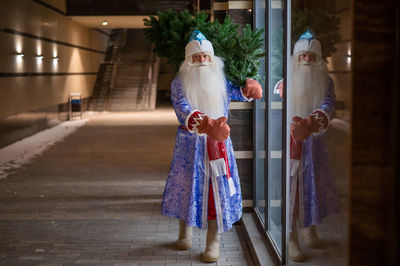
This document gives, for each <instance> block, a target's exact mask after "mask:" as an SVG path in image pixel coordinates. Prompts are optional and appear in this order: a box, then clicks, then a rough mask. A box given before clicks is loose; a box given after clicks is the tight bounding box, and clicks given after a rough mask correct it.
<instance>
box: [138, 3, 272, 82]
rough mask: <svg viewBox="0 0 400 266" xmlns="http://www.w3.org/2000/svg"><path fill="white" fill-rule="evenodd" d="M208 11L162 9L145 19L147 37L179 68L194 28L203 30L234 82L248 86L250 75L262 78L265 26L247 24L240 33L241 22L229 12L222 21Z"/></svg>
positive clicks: (227, 74)
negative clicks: (253, 26) (233, 20)
mask: <svg viewBox="0 0 400 266" xmlns="http://www.w3.org/2000/svg"><path fill="white" fill-rule="evenodd" d="M207 19H208V15H206V14H205V13H204V12H202V13H197V14H195V15H194V16H192V15H191V14H190V13H189V12H188V11H187V10H185V11H182V12H177V11H173V10H168V11H167V12H158V13H157V17H155V16H150V17H149V18H148V19H144V22H145V25H146V26H149V27H148V28H146V29H145V34H146V37H147V38H148V39H149V40H150V41H151V42H154V43H155V46H154V52H155V53H156V54H157V55H158V56H159V57H164V58H167V59H168V62H169V63H170V64H172V65H173V66H174V68H175V71H176V72H177V71H178V70H179V67H180V65H181V63H182V62H183V60H184V59H185V58H184V57H185V46H186V44H187V42H188V40H189V38H190V35H191V34H192V32H193V31H194V30H199V31H201V32H202V33H203V34H204V35H205V36H206V38H207V39H208V40H209V41H210V42H211V43H212V44H213V47H214V52H215V55H217V56H220V57H222V58H223V59H224V63H225V74H226V76H227V79H229V80H230V81H231V82H232V83H233V84H235V85H237V86H244V85H245V80H246V78H252V79H257V80H260V77H259V74H258V69H259V66H260V59H261V58H262V57H263V56H264V55H265V54H264V51H263V49H262V48H263V39H262V36H261V35H262V29H255V30H252V29H251V27H250V25H246V26H245V28H244V29H243V31H242V33H241V34H239V31H238V27H239V25H238V24H235V23H233V22H232V20H231V19H230V17H229V16H226V18H225V20H224V22H223V23H222V24H221V23H219V21H218V20H215V21H214V22H210V21H209V20H207Z"/></svg>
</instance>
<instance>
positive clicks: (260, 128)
mask: <svg viewBox="0 0 400 266" xmlns="http://www.w3.org/2000/svg"><path fill="white" fill-rule="evenodd" d="M265 6H266V3H265V0H257V1H255V7H256V8H255V11H256V12H255V25H256V27H257V28H260V29H265ZM263 36H264V37H265V31H264V34H263ZM259 74H260V77H261V85H262V87H263V89H264V92H263V98H262V99H259V100H257V101H255V103H254V118H255V119H254V121H255V125H254V126H255V128H254V129H255V130H254V144H255V145H254V149H255V169H254V174H255V180H254V181H255V182H254V183H255V186H254V200H255V209H256V213H257V214H258V217H259V218H260V219H261V221H262V223H265V193H264V192H265V183H264V180H265V99H266V98H267V97H266V95H265V94H266V93H267V90H266V82H265V76H266V73H265V58H264V59H263V60H261V64H260V69H259Z"/></svg>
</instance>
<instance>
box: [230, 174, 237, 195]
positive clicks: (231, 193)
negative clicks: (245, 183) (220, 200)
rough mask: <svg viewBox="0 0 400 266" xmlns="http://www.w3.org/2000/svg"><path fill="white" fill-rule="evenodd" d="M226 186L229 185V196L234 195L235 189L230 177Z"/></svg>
mask: <svg viewBox="0 0 400 266" xmlns="http://www.w3.org/2000/svg"><path fill="white" fill-rule="evenodd" d="M228 184H229V196H231V197H232V196H233V195H235V194H236V188H235V184H234V183H233V179H232V177H230V178H229V179H228Z"/></svg>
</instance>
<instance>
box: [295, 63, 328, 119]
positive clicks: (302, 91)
mask: <svg viewBox="0 0 400 266" xmlns="http://www.w3.org/2000/svg"><path fill="white" fill-rule="evenodd" d="M291 67H292V78H291V88H290V94H289V95H290V100H291V106H290V107H291V108H290V115H291V117H294V116H300V117H302V118H305V117H307V116H308V115H310V114H311V113H312V111H314V110H315V109H318V108H319V107H320V105H321V104H322V102H323V100H324V97H325V95H326V90H327V87H328V86H327V82H328V71H327V67H326V63H325V62H323V61H322V60H321V62H320V63H318V64H311V65H307V64H305V63H302V62H298V61H297V56H292V62H291Z"/></svg>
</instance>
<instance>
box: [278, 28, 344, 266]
mask: <svg viewBox="0 0 400 266" xmlns="http://www.w3.org/2000/svg"><path fill="white" fill-rule="evenodd" d="M281 87H282V86H279V85H278V86H276V88H277V89H278V90H279V88H281ZM289 91H290V94H289V97H290V103H291V104H290V108H289V117H290V118H291V123H292V124H291V127H290V135H291V138H290V211H289V213H290V234H289V258H290V259H291V260H293V261H304V260H305V259H306V257H305V254H304V253H303V251H302V250H301V248H300V245H299V240H298V230H297V227H298V226H299V227H300V228H301V232H300V235H301V236H302V239H303V241H304V243H305V245H306V246H308V247H309V248H321V247H322V245H321V240H320V239H319V237H318V234H317V228H316V226H317V225H318V224H320V223H321V221H322V218H324V217H326V216H328V215H330V214H333V213H336V212H338V209H339V208H338V196H337V192H336V184H335V180H334V177H333V173H332V171H331V169H330V164H329V158H328V150H327V146H326V142H325V132H326V131H327V129H328V125H329V122H330V121H331V119H332V117H333V113H334V105H335V90H334V84H333V81H332V79H331V78H330V77H329V76H328V71H327V65H326V63H325V61H324V60H323V59H322V52H321V44H320V42H319V41H318V40H317V39H315V34H314V33H313V32H312V31H310V30H308V31H306V32H305V33H304V34H303V35H302V36H301V37H300V39H299V40H298V41H297V42H296V43H295V46H294V51H293V55H292V58H291V85H290V88H289ZM280 93H282V91H280Z"/></svg>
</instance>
